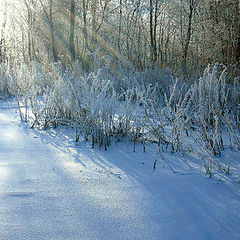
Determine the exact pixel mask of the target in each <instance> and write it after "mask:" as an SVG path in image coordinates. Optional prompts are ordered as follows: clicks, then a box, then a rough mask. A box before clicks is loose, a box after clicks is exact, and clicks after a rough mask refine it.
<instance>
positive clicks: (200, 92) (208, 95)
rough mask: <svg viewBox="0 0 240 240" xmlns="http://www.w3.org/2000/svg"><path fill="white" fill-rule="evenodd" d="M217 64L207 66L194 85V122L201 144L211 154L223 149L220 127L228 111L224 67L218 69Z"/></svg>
mask: <svg viewBox="0 0 240 240" xmlns="http://www.w3.org/2000/svg"><path fill="white" fill-rule="evenodd" d="M219 67H221V66H220V65H219V64H215V65H213V66H210V65H209V66H208V68H207V69H206V70H205V72H204V75H203V77H202V78H200V79H199V81H198V83H197V84H196V85H195V86H194V87H195V89H196V91H197V95H196V98H195V108H196V109H195V123H196V124H197V125H198V126H199V131H200V137H201V141H202V144H203V146H205V148H206V150H207V151H208V152H209V153H210V154H211V155H217V154H220V153H221V150H222V149H223V139H222V127H223V125H224V117H225V115H226V114H227V113H228V93H229V91H228V88H227V85H226V69H224V70H223V71H219Z"/></svg>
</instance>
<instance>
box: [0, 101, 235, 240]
mask: <svg viewBox="0 0 240 240" xmlns="http://www.w3.org/2000/svg"><path fill="white" fill-rule="evenodd" d="M73 134H74V133H73V131H72V130H71V129H67V128H66V127H60V128H57V129H49V130H47V131H40V130H34V129H31V128H29V126H28V125H27V124H26V123H21V121H20V119H19V115H18V113H17V111H16V106H15V104H14V102H13V101H8V102H2V103H1V104H0V239H1V240H8V239H14V240H15V239H20V240H22V239H41V240H42V239H54V240H56V239H64V240H65V239H69V240H71V239H87V240H91V239H96V240H103V239H104V240H118V239H119V240H120V239H124V240H127V239H129V240H130V239H131V240H135V239H136V240H141V239H142V240H153V239H154V240H160V239H161V240H164V239H167V240H168V239H169V240H172V239H204V240H206V239H211V240H212V239H232V240H234V239H236V240H237V239H240V181H239V179H240V178H239V175H240V172H239V169H240V163H239V159H240V154H239V152H238V151H232V152H230V150H229V152H228V151H227V150H226V153H225V155H224V156H223V157H225V160H226V161H228V162H232V163H233V164H232V168H233V171H234V174H233V175H230V176H225V175H216V176H214V177H213V178H208V177H207V176H205V175H204V173H203V171H202V169H201V166H200V165H199V164H198V162H197V161H195V160H196V159H193V160H192V159H191V158H190V157H188V156H187V155H186V156H185V158H188V159H187V160H188V161H189V164H190V165H191V166H192V167H193V169H192V170H191V169H189V168H188V167H187V164H183V163H186V161H182V160H181V159H182V156H181V155H180V154H170V153H165V155H164V159H166V160H167V161H168V162H171V164H172V165H173V166H174V168H175V169H176V173H173V172H172V171H171V170H170V169H169V168H168V167H167V165H166V164H165V163H164V161H162V160H161V159H160V157H159V156H158V155H157V154H156V149H155V146H154V145H153V144H151V145H147V147H146V150H147V152H146V153H143V152H142V146H140V145H137V148H136V152H135V153H133V152H132V148H133V147H132V145H131V143H126V142H119V143H117V144H116V145H113V146H111V147H110V148H109V149H108V151H104V150H98V149H92V148H91V147H90V143H87V142H84V141H80V143H79V144H78V145H76V144H75V143H74V141H73V139H74V137H73ZM156 158H159V160H158V162H157V168H156V170H155V171H153V162H154V161H155V160H156Z"/></svg>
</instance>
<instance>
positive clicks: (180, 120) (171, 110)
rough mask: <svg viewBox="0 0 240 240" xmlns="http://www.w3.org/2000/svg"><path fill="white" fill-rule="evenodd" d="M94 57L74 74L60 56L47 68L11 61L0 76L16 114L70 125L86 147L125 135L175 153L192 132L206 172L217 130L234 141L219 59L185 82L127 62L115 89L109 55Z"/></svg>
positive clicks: (220, 143) (238, 100) (234, 104)
mask: <svg viewBox="0 0 240 240" xmlns="http://www.w3.org/2000/svg"><path fill="white" fill-rule="evenodd" d="M99 61H100V60H99ZM101 61H102V62H103V63H102V62H101ZM101 61H100V62H99V64H100V65H99V66H102V68H99V69H94V71H92V72H90V73H88V74H82V73H80V72H81V68H80V67H78V66H77V64H76V66H74V69H75V70H74V71H73V70H72V69H71V70H69V69H67V68H66V67H63V66H62V64H61V63H55V64H53V65H51V66H48V67H47V68H43V67H42V65H41V64H39V63H36V62H33V63H31V64H30V65H26V64H22V63H21V64H19V63H15V65H14V66H13V67H12V68H9V69H8V71H7V75H6V76H5V75H3V77H4V78H5V79H7V80H6V82H5V83H4V84H6V85H7V88H8V89H9V90H10V92H11V93H12V94H14V95H15V96H16V98H17V100H18V105H19V110H20V115H21V118H22V120H25V121H29V122H30V123H31V126H32V127H36V126H40V127H42V128H44V129H46V128H48V127H57V126H58V125H61V124H67V125H70V126H71V127H73V128H74V129H75V133H76V134H75V141H76V142H77V141H79V139H80V136H81V135H82V136H83V137H84V139H85V140H91V142H92V147H95V146H96V145H98V146H99V148H102V147H104V148H105V149H107V148H108V146H110V145H111V143H112V141H115V142H117V141H119V140H120V139H121V138H127V139H128V141H129V142H131V143H133V151H136V147H135V145H136V143H142V146H143V151H145V150H146V147H145V146H146V145H145V143H146V142H154V143H157V145H158V151H159V152H163V151H167V150H169V149H170V151H171V152H172V153H174V152H178V151H182V150H183V151H188V149H189V148H188V146H187V144H185V140H186V138H192V139H194V144H197V145H198V147H199V149H200V152H201V156H202V159H204V163H203V164H204V166H206V172H208V173H209V172H210V171H213V166H214V163H216V161H215V160H214V159H215V157H216V156H219V155H221V152H222V151H223V150H224V147H225V146H224V144H225V143H224V138H223V134H224V133H226V132H227V134H228V136H229V138H228V141H229V144H230V147H231V148H234V147H235V146H238V147H239V146H240V141H239V133H240V127H239V111H240V110H239V106H240V97H239V93H240V91H239V89H240V88H239V79H235V81H234V84H232V85H229V84H227V83H226V69H225V67H224V66H223V65H219V64H215V65H209V66H208V68H207V69H206V70H205V72H204V74H203V77H202V78H200V79H199V80H198V81H196V82H195V83H194V84H192V85H187V84H186V83H185V82H183V81H180V80H178V79H176V80H174V79H173V78H171V77H168V76H169V75H168V74H165V78H164V77H162V75H160V76H158V77H157V73H158V71H157V70H155V71H154V72H153V73H152V75H151V74H150V73H149V71H150V70H148V71H146V72H142V73H138V72H136V71H135V70H134V69H132V70H131V71H130V72H129V73H128V74H127V75H126V77H124V78H122V80H120V79H118V80H117V81H119V84H118V85H117V86H118V87H117V90H116V83H115V82H114V81H112V79H111V71H108V68H110V62H108V63H106V59H102V60H101ZM104 61H105V63H104ZM77 69H78V70H77ZM79 69H80V70H79ZM122 74H124V73H123V72H122ZM150 76H152V77H153V78H151V77H150ZM154 76H155V77H156V79H157V80H154V79H155V78H154ZM144 77H146V78H144ZM116 79H117V78H116ZM116 79H115V80H116ZM161 79H162V82H161ZM167 79H168V81H169V82H168V86H167V84H166V83H167ZM119 87H120V89H119ZM3 88H6V87H3ZM215 166H220V165H219V164H218V165H217V164H215ZM225 169H226V168H225Z"/></svg>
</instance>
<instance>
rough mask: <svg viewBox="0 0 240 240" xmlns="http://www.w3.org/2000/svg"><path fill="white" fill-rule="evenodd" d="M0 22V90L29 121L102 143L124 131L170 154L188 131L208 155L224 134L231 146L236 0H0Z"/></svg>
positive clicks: (235, 120) (235, 140)
mask: <svg viewBox="0 0 240 240" xmlns="http://www.w3.org/2000/svg"><path fill="white" fill-rule="evenodd" d="M0 24H1V35H0V36H1V40H0V59H1V64H0V68H1V72H0V74H1V82H0V93H1V97H2V98H4V97H7V96H8V97H9V96H15V97H16V99H17V102H18V107H19V110H20V116H21V119H22V120H23V121H28V122H29V123H30V126H31V127H32V128H34V127H42V128H43V129H47V128H49V127H57V126H58V125H69V126H71V127H72V128H73V129H74V131H75V141H76V142H78V140H79V138H80V136H84V139H85V140H91V144H92V147H94V146H95V145H98V146H99V148H102V147H104V148H105V149H106V150H107V148H108V147H109V146H110V145H111V143H112V142H113V141H119V140H120V139H122V138H125V137H127V138H128V139H130V141H132V142H133V143H134V146H135V143H141V144H143V149H144V151H145V143H146V142H153V143H157V144H158V146H159V151H164V149H165V150H167V149H171V151H172V152H177V151H179V150H180V149H185V150H186V148H187V146H184V140H183V139H184V137H185V136H191V137H192V138H193V140H194V142H195V144H198V145H199V147H200V149H201V152H202V155H203V158H204V159H205V158H206V159H208V158H209V157H210V159H212V156H217V155H221V152H222V151H223V149H224V144H225V142H224V140H223V139H224V137H223V135H224V134H225V132H227V133H228V134H227V135H228V140H227V141H228V142H229V144H230V147H231V148H234V147H235V146H237V147H238V148H239V146H240V136H239V133H240V124H239V117H240V115H239V111H240V108H239V106H240V91H239V62H240V32H239V31H240V17H239V1H238V0H225V1H219V0H203V1H199V0H178V1H173V0H149V1H146V0H142V1H141V0H137V1H132V0H119V1H116V0H91V1H85V0H81V1H80V0H78V1H77V0H71V1H67V0H55V1H53V0H37V1H36V0H19V1H8V0H2V1H1V17H0ZM166 127H170V130H169V129H168V130H166ZM114 139H115V140H114ZM134 151H135V147H134ZM206 156H207V157H206ZM205 161H206V162H205ZM210 165H211V166H210ZM217 165H219V163H217ZM204 166H205V169H206V173H208V174H210V176H211V172H212V169H213V165H212V160H211V161H210V160H209V161H207V160H204ZM218 167H219V168H222V169H224V171H227V170H226V169H227V168H228V167H226V166H220V165H219V166H218Z"/></svg>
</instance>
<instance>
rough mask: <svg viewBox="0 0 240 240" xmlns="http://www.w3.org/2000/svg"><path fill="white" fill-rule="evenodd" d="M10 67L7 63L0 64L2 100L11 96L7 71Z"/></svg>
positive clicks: (0, 93)
mask: <svg viewBox="0 0 240 240" xmlns="http://www.w3.org/2000/svg"><path fill="white" fill-rule="evenodd" d="M7 69H8V66H7V64H6V63H4V62H2V63H0V99H1V98H5V97H8V96H11V92H10V78H9V76H8V73H7V71H8V70H7Z"/></svg>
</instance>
